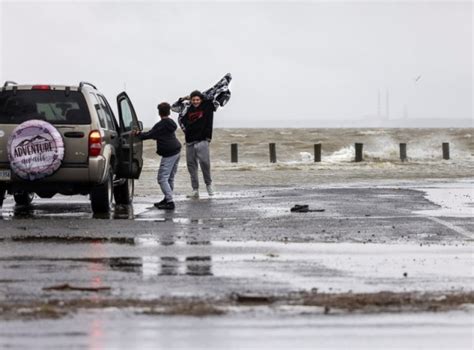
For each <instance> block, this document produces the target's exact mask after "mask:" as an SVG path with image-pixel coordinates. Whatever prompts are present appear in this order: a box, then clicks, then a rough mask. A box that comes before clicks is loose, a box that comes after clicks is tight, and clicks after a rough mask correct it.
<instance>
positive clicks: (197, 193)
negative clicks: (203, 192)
mask: <svg viewBox="0 0 474 350" xmlns="http://www.w3.org/2000/svg"><path fill="white" fill-rule="evenodd" d="M186 197H188V198H194V199H197V198H199V190H193V191H192V192H191V193H190V194H188V195H187V196H186Z"/></svg>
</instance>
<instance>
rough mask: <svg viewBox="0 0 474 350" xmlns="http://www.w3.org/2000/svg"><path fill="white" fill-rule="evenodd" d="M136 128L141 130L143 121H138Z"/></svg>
mask: <svg viewBox="0 0 474 350" xmlns="http://www.w3.org/2000/svg"><path fill="white" fill-rule="evenodd" d="M138 130H140V131H142V130H143V122H141V121H138Z"/></svg>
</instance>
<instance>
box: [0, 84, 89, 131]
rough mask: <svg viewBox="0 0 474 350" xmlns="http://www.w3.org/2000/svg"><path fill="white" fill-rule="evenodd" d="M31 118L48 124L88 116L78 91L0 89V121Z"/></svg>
mask: <svg viewBox="0 0 474 350" xmlns="http://www.w3.org/2000/svg"><path fill="white" fill-rule="evenodd" d="M31 119H40V120H45V121H47V122H49V123H51V124H89V123H90V122H91V117H90V114H89V109H88V108H87V104H86V100H85V99H84V96H83V95H82V93H80V92H78V91H70V92H69V95H68V96H66V93H65V91H64V90H62V91H60V90H54V91H53V90H17V91H16V94H14V93H13V91H11V90H8V91H3V92H0V124H20V123H23V122H24V121H27V120H31Z"/></svg>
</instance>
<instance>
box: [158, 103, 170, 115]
mask: <svg viewBox="0 0 474 350" xmlns="http://www.w3.org/2000/svg"><path fill="white" fill-rule="evenodd" d="M170 109H171V106H170V104H169V103H168V102H161V103H160V104H159V105H158V114H159V115H160V117H167V116H169V115H170Z"/></svg>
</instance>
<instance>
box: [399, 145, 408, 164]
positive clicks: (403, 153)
mask: <svg viewBox="0 0 474 350" xmlns="http://www.w3.org/2000/svg"><path fill="white" fill-rule="evenodd" d="M407 159H408V158H407V144H406V143H401V144H400V160H401V161H402V162H406V161H407Z"/></svg>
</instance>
